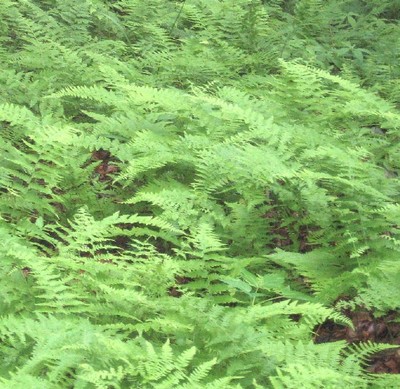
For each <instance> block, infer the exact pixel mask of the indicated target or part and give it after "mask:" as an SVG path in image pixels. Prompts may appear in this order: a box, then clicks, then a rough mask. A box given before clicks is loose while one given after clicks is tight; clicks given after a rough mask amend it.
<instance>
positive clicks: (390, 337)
mask: <svg viewBox="0 0 400 389" xmlns="http://www.w3.org/2000/svg"><path fill="white" fill-rule="evenodd" d="M346 315H347V316H348V317H349V318H350V319H351V320H352V322H353V325H354V329H351V328H347V327H344V326H341V325H339V324H336V323H334V322H332V321H327V322H325V323H324V324H322V325H320V326H319V327H318V328H317V329H316V335H315V338H314V341H315V343H325V342H335V341H338V340H346V341H347V342H348V343H350V344H351V343H357V342H367V341H372V342H376V343H389V344H394V345H399V348H395V349H391V350H385V351H382V352H380V353H377V354H375V355H374V356H373V357H372V358H371V359H370V361H369V365H368V367H367V370H368V371H369V372H371V373H391V374H399V373H400V323H398V322H395V321H394V319H395V315H394V314H389V315H387V316H385V317H380V318H374V316H373V314H372V313H371V312H369V311H359V312H346Z"/></svg>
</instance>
